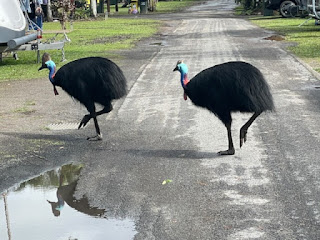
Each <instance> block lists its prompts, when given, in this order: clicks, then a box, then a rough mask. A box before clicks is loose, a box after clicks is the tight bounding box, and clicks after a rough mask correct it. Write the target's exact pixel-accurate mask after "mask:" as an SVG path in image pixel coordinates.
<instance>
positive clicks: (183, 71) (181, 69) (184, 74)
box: [178, 63, 188, 88]
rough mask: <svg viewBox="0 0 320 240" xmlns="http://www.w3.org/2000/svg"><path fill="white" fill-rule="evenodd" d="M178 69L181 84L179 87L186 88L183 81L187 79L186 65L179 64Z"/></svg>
mask: <svg viewBox="0 0 320 240" xmlns="http://www.w3.org/2000/svg"><path fill="white" fill-rule="evenodd" d="M178 67H179V72H180V74H181V75H180V82H181V86H182V87H183V88H186V85H185V83H184V81H183V80H184V79H185V78H186V77H187V74H188V67H187V65H186V64H184V63H180V64H179V65H178Z"/></svg>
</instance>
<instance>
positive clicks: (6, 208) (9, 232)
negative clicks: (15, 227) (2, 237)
mask: <svg viewBox="0 0 320 240" xmlns="http://www.w3.org/2000/svg"><path fill="white" fill-rule="evenodd" d="M2 196H3V201H4V211H5V213H6V221H7V231H8V239H9V240H11V231H10V221H9V210H8V202H7V195H6V194H5V193H3V194H2Z"/></svg>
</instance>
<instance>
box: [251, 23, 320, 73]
mask: <svg viewBox="0 0 320 240" xmlns="http://www.w3.org/2000/svg"><path fill="white" fill-rule="evenodd" d="M250 20H251V21H252V22H253V23H254V24H256V25H258V26H260V27H262V28H265V29H268V30H273V31H276V32H277V33H278V34H280V35H283V36H285V40H286V41H289V42H294V43H297V44H295V45H294V46H291V47H289V48H288V49H289V50H290V51H291V52H292V53H294V54H295V55H296V56H298V57H299V58H301V59H303V60H304V61H305V62H307V63H309V64H310V65H311V66H312V67H313V68H314V69H315V70H316V71H319V72H320V41H319V39H320V26H319V25H315V20H314V19H312V20H310V21H308V22H307V23H305V24H303V25H302V26H301V27H299V25H300V24H302V23H303V22H304V21H305V20H306V19H304V18H279V17H255V18H250Z"/></svg>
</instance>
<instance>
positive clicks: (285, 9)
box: [265, 0, 299, 18]
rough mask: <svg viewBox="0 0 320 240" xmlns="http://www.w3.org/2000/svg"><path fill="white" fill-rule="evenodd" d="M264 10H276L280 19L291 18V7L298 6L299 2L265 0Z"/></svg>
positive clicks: (294, 0)
mask: <svg viewBox="0 0 320 240" xmlns="http://www.w3.org/2000/svg"><path fill="white" fill-rule="evenodd" d="M265 4H266V8H267V9H272V10H278V11H279V12H280V14H281V16H282V17H285V18H287V17H293V16H294V15H293V14H292V12H291V9H292V7H295V6H298V5H299V0H266V3H265Z"/></svg>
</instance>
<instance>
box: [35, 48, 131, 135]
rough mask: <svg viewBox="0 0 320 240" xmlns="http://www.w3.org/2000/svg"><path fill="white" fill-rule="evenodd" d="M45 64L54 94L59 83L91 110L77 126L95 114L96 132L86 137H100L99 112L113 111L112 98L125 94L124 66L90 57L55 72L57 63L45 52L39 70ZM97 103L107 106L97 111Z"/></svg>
mask: <svg viewBox="0 0 320 240" xmlns="http://www.w3.org/2000/svg"><path fill="white" fill-rule="evenodd" d="M43 68H48V69H49V80H50V81H51V83H52V84H53V88H54V93H55V95H58V92H57V90H56V86H59V87H61V88H62V89H63V90H65V91H66V92H67V93H68V94H69V95H70V96H72V97H74V98H75V99H77V100H78V101H79V102H80V103H82V104H83V105H84V106H85V107H86V108H87V110H88V111H89V113H90V114H87V115H85V116H84V117H83V118H82V121H81V122H80V124H79V127H78V129H80V128H81V127H82V126H83V127H84V126H86V124H87V123H88V122H89V120H90V119H91V118H93V120H94V125H95V129H96V133H97V135H96V136H94V137H88V138H87V139H88V140H101V139H102V134H101V132H100V128H99V125H98V121H97V116H99V115H101V114H104V113H108V112H110V111H111V110H112V109H113V108H112V104H111V101H112V100H113V99H119V98H121V97H123V96H124V95H125V94H126V92H127V83H126V78H125V76H124V75H123V72H122V70H121V69H120V68H119V67H118V66H117V65H116V64H115V63H113V62H112V61H110V60H109V59H106V58H102V57H88V58H81V59H78V60H75V61H72V62H70V63H67V64H66V65H64V66H62V67H61V68H60V69H59V70H58V71H57V72H56V65H55V63H54V62H53V61H52V60H51V58H50V55H49V54H48V53H44V54H43V56H42V66H41V67H40V68H39V70H41V69H43ZM95 103H99V104H101V105H102V106H103V107H104V108H103V109H102V110H101V111H99V112H96V108H95Z"/></svg>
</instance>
